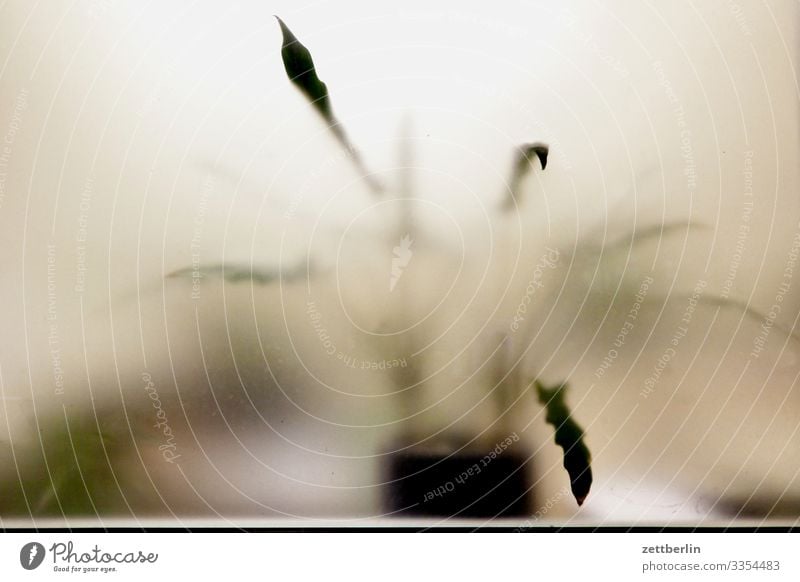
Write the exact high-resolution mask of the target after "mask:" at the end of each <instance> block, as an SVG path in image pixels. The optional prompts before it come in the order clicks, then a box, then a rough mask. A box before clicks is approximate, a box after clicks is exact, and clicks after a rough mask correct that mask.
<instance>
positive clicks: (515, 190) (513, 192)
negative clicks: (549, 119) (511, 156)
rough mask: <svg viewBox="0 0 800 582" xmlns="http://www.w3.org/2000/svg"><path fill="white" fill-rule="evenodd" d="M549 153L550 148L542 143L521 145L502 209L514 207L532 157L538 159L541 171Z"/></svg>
mask: <svg viewBox="0 0 800 582" xmlns="http://www.w3.org/2000/svg"><path fill="white" fill-rule="evenodd" d="M549 153H550V148H549V147H548V146H547V145H546V144H543V143H539V142H536V143H531V144H523V145H521V146H520V147H519V148H518V149H517V157H516V158H515V160H514V165H513V167H512V168H511V177H510V178H509V181H508V197H507V198H506V201H505V204H504V205H503V208H504V209H505V210H511V209H512V208H513V207H514V201H515V200H517V198H518V196H519V187H520V184H521V183H522V180H523V178H525V176H526V175H527V174H528V172H530V170H531V167H532V165H531V164H532V162H533V158H534V156H536V157H537V158H539V163H540V164H542V170H544V169H545V168H546V167H547V155H548V154H549Z"/></svg>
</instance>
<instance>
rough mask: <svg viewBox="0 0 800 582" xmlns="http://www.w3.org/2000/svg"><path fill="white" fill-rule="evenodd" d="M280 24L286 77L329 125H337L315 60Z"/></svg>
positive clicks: (281, 23) (292, 34)
mask: <svg viewBox="0 0 800 582" xmlns="http://www.w3.org/2000/svg"><path fill="white" fill-rule="evenodd" d="M275 18H276V19H277V20H278V24H280V27H281V33H282V34H283V46H282V48H281V58H282V59H283V67H284V69H286V75H288V77H289V80H290V81H291V82H292V83H294V85H295V87H297V88H298V89H300V92H301V93H303V95H305V96H306V98H307V99H308V100H309V101H310V102H311V105H313V107H314V109H316V110H317V111H318V112H319V114H320V115H321V116H322V118H323V119H324V120H325V121H327V122H328V123H329V124H332V125H333V124H335V123H336V119H335V118H334V116H333V110H332V109H331V102H330V98H329V96H328V87H327V85H325V83H323V82H322V81H321V80H320V78H319V77H318V76H317V69H316V67H315V66H314V59H312V58H311V53H310V52H309V50H308V49H307V48H306V47H305V46H303V44H302V43H301V42H300V41H299V40H297V37H296V36H295V35H294V33H292V31H291V30H289V27H288V26H286V24H285V23H284V22H283V20H281V19H280V18H278V17H277V16H276V17H275Z"/></svg>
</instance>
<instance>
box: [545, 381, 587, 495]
mask: <svg viewBox="0 0 800 582" xmlns="http://www.w3.org/2000/svg"><path fill="white" fill-rule="evenodd" d="M535 384H536V393H537V395H538V397H539V403H540V404H542V405H544V406H545V407H546V409H547V416H546V418H545V420H546V421H547V422H548V424H551V425H553V427H554V428H555V441H556V444H557V445H559V446H560V447H561V448H562V449H564V468H565V469H566V470H567V473H568V474H569V481H570V485H571V487H572V494H573V495H574V496H575V501H577V502H578V505H583V501H584V499H586V496H587V495H589V489H591V487H592V468H591V454H590V453H589V448H588V447H587V446H586V444H585V443H584V442H583V429H582V428H581V427H580V426H578V424H577V423H576V422H575V421H574V420H572V415H571V414H570V411H569V408H568V407H567V405H566V403H565V402H564V393H565V392H566V388H567V386H566V384H562V385H560V386H556V387H555V388H545V387H544V386H543V385H542V384H541V383H540V382H539V381H538V380H537V381H536V383H535Z"/></svg>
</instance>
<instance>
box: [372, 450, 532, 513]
mask: <svg viewBox="0 0 800 582" xmlns="http://www.w3.org/2000/svg"><path fill="white" fill-rule="evenodd" d="M387 465H388V467H387V471H386V477H387V481H388V483H387V488H386V497H385V505H386V510H387V512H392V514H393V515H400V516H430V517H434V516H435V517H464V518H493V517H521V516H527V515H530V513H529V511H530V508H531V507H533V506H534V499H533V487H532V486H531V484H530V479H529V474H530V460H529V459H528V458H527V457H523V456H520V455H514V454H511V453H510V452H508V451H507V452H505V453H504V454H502V455H498V456H495V457H492V456H491V451H487V452H486V453H484V452H483V451H480V452H476V451H470V452H468V453H453V454H451V455H447V454H442V453H433V452H424V451H421V452H403V453H397V454H395V455H392V456H391V457H389V460H388V462H387Z"/></svg>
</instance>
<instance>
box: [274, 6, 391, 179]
mask: <svg viewBox="0 0 800 582" xmlns="http://www.w3.org/2000/svg"><path fill="white" fill-rule="evenodd" d="M275 18H276V19H277V20H278V24H280V27H281V33H282V34H283V46H282V47H281V58H282V59H283V68H284V69H285V70H286V75H287V76H288V77H289V80H290V81H291V82H292V83H293V84H294V86H295V87H297V88H298V89H299V90H300V92H301V93H302V94H303V95H304V96H305V97H306V99H308V100H309V102H310V103H311V105H312V106H313V107H314V109H315V110H316V111H317V113H319V114H320V115H321V116H322V119H324V120H325V123H326V124H327V125H328V128H329V129H330V130H331V133H332V134H333V135H334V137H335V138H336V139H337V140H338V141H339V143H340V144H341V145H342V147H344V149H345V151H347V153H348V154H350V159H351V160H352V162H353V165H354V166H355V167H356V170H358V172H359V173H360V174H361V176H362V177H363V179H364V181H365V182H366V183H367V184H368V185H369V187H370V189H371V190H372V192H373V193H375V194H379V193H380V192H381V191H382V190H383V187H382V186H381V184H380V183H379V182H378V181H377V179H376V178H375V177H374V176H372V175H371V174H370V173H369V172H368V171H367V169H366V167H365V165H364V162H363V161H362V159H361V154H359V152H358V150H356V148H355V147H354V146H353V144H352V143H351V142H350V139H349V138H348V137H347V134H346V133H345V131H344V127H342V124H341V123H339V120H338V119H336V116H335V115H334V114H333V107H332V106H331V99H330V95H329V94H328V86H327V85H325V83H323V82H322V80H321V79H320V78H319V76H318V75H317V69H316V67H315V66H314V59H312V58H311V53H310V52H309V50H308V49H307V48H306V47H305V46H303V44H302V43H301V42H300V41H299V40H297V37H296V36H295V35H294V33H293V32H292V31H291V30H290V29H289V27H288V26H286V24H285V23H284V22H283V20H281V19H280V18H278V17H277V16H276V17H275Z"/></svg>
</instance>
